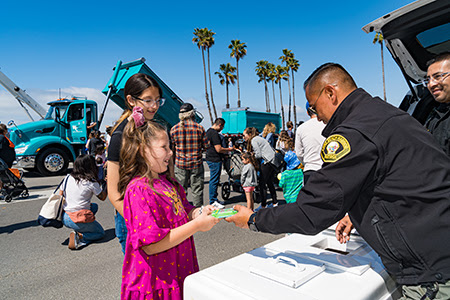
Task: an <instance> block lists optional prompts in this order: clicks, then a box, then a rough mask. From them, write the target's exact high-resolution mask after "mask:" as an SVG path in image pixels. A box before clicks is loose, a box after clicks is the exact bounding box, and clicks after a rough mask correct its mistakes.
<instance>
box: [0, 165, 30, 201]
mask: <svg viewBox="0 0 450 300" xmlns="http://www.w3.org/2000/svg"><path fill="white" fill-rule="evenodd" d="M22 175H23V171H20V170H18V169H9V168H8V165H7V164H6V163H5V162H4V161H3V160H2V159H0V180H1V181H2V182H3V188H2V190H1V191H0V193H1V195H2V196H3V197H4V199H5V201H6V202H11V200H12V199H13V197H17V196H20V197H22V198H27V197H28V196H29V194H28V188H27V187H26V186H25V183H24V182H23V181H22Z"/></svg>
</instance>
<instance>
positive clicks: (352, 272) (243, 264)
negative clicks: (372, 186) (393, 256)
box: [184, 227, 400, 300]
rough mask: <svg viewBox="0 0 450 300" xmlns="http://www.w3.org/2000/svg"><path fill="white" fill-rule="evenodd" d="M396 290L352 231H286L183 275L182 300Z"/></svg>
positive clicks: (305, 297)
mask: <svg viewBox="0 0 450 300" xmlns="http://www.w3.org/2000/svg"><path fill="white" fill-rule="evenodd" d="M399 296H400V290H399V289H398V287H397V286H396V284H395V282H394V281H393V280H392V278H391V277H390V276H389V275H388V274H387V272H386V270H385V269H384V267H383V265H382V264H381V260H380V258H379V257H378V255H377V254H376V253H375V252H374V251H373V250H372V248H370V247H369V245H368V244H367V243H366V242H365V241H364V240H363V239H362V238H361V237H360V236H358V235H357V234H353V235H352V236H351V239H350V242H349V243H348V244H343V245H341V244H339V242H338V241H337V240H336V238H335V236H334V227H333V228H331V227H330V229H327V230H325V231H323V232H321V233H319V234H318V235H315V236H306V235H301V234H291V235H288V236H286V237H284V238H281V239H279V240H277V241H274V242H272V243H269V244H267V245H265V246H263V247H261V248H257V249H255V250H253V251H250V252H248V253H244V254H241V255H239V256H236V257H234V258H232V259H229V260H227V261H224V262H222V263H219V264H217V265H215V266H212V267H210V268H207V269H205V270H202V271H200V272H198V273H195V274H192V275H190V276H188V277H187V278H186V280H185V282H184V299H185V300H194V299H195V300H200V299H202V300H221V299H227V300H230V299H232V300H235V299H236V300H240V299H243V300H244V299H258V300H263V299H268V300H269V299H270V300H272V299H302V300H313V299H314V300H319V299H321V300H331V299H333V300H334V299H345V300H351V299H355V300H364V299H371V300H372V299H383V300H384V299H386V300H387V299H396V298H398V297H399Z"/></svg>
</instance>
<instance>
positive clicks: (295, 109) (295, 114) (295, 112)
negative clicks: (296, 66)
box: [291, 69, 297, 128]
mask: <svg viewBox="0 0 450 300" xmlns="http://www.w3.org/2000/svg"><path fill="white" fill-rule="evenodd" d="M291 71H292V100H293V102H294V103H293V104H294V128H295V126H297V107H296V106H295V90H294V86H295V84H294V70H292V69H291Z"/></svg>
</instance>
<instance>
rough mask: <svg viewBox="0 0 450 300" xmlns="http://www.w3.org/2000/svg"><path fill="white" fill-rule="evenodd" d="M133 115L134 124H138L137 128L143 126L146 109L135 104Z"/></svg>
mask: <svg viewBox="0 0 450 300" xmlns="http://www.w3.org/2000/svg"><path fill="white" fill-rule="evenodd" d="M131 116H132V117H133V119H134V124H135V125H136V128H139V127H141V126H142V125H144V124H145V118H144V110H143V109H142V107H139V106H135V107H133V113H132V114H131Z"/></svg>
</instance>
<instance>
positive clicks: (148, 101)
mask: <svg viewBox="0 0 450 300" xmlns="http://www.w3.org/2000/svg"><path fill="white" fill-rule="evenodd" d="M133 98H134V99H136V100H139V101H142V102H144V104H145V105H147V106H153V105H156V106H163V105H164V102H166V99H164V98H160V99H158V100H153V99H141V98H138V97H133Z"/></svg>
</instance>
